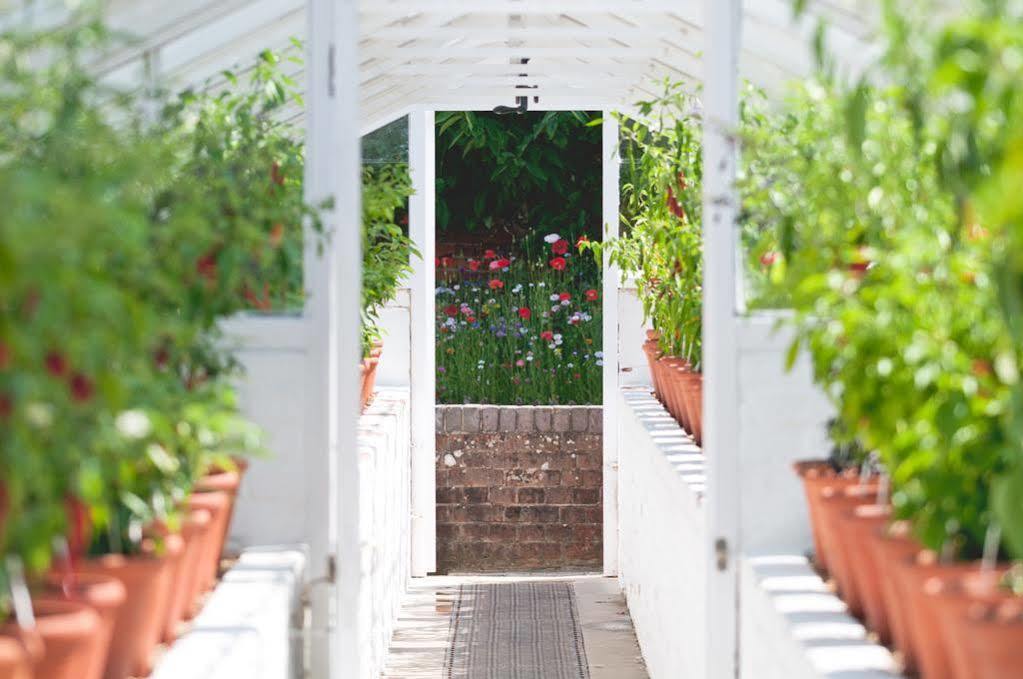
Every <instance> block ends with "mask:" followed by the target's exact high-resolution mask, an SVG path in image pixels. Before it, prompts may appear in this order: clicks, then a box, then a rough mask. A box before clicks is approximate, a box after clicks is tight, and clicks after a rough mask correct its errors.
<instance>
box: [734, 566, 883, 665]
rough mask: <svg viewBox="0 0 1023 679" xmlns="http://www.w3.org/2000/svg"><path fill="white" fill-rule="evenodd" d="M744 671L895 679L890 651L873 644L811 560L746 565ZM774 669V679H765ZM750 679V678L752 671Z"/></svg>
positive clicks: (743, 580) (744, 587) (744, 572)
mask: <svg viewBox="0 0 1023 679" xmlns="http://www.w3.org/2000/svg"><path fill="white" fill-rule="evenodd" d="M741 577H742V582H743V592H742V597H741V600H742V601H743V609H744V612H743V624H742V626H743V634H742V639H743V642H742V643H743V665H744V667H745V668H746V669H748V670H749V671H753V669H754V668H757V671H756V672H754V674H755V676H758V677H759V676H764V677H765V679H774V678H778V679H781V678H782V677H784V678H785V679H892V678H893V677H898V676H900V674H899V670H898V665H897V663H896V661H895V659H894V658H893V657H892V654H891V653H890V652H889V651H888V649H886V648H884V647H883V646H880V645H879V644H877V643H875V642H874V641H873V640H872V639H870V638H869V637H868V635H867V630H866V629H865V628H864V627H863V625H862V624H860V622H859V621H858V620H856V619H855V618H853V617H852V616H851V615H850V614H849V611H848V609H847V608H846V605H845V603H843V602H842V600H841V599H839V598H838V597H837V596H835V594H834V593H833V592H832V591H831V590H830V588H829V587H828V586H827V585H826V584H825V583H824V581H823V580H821V578H820V576H819V575H817V573H816V572H815V571H814V570H813V569H812V568H811V567H810V564H809V563H808V562H807V560H806V558H805V557H802V556H795V555H774V556H758V557H751V558H746V559H743V562H742V576H741ZM765 670H766V674H764V672H765ZM744 675H745V676H753V675H748V674H747V673H745V672H744Z"/></svg>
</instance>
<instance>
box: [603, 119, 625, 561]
mask: <svg viewBox="0 0 1023 679" xmlns="http://www.w3.org/2000/svg"><path fill="white" fill-rule="evenodd" d="M603 118H604V123H603V125H602V126H601V127H602V130H601V134H602V137H601V145H602V159H601V160H602V162H601V177H602V179H601V181H602V189H601V192H602V201H601V222H602V223H603V225H604V238H605V240H607V239H612V238H617V237H618V222H619V216H618V215H619V201H620V199H621V195H620V188H619V172H620V170H621V159H620V158H619V156H618V119H617V118H615V117H614V116H613V115H612V112H611V111H610V110H605V111H604V114H603ZM620 282H621V281H620V272H619V270H618V267H617V266H615V265H612V264H611V261H610V258H609V257H608V255H607V254H606V253H605V255H604V262H603V286H602V287H603V290H602V297H603V299H602V311H603V320H604V327H603V347H604V372H603V394H604V397H603V400H604V410H603V432H604V434H603V440H604V443H603V447H604V451H603V458H604V460H603V465H602V469H603V483H604V522H603V523H604V575H606V576H614V575H618V386H619V376H620V373H619V366H620V358H619V357H620V355H621V352H620V347H619V331H618V287H619V283H620Z"/></svg>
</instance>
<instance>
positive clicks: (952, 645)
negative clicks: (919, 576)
mask: <svg viewBox="0 0 1023 679" xmlns="http://www.w3.org/2000/svg"><path fill="white" fill-rule="evenodd" d="M1006 570H1007V567H1006V566H1004V565H999V566H996V567H995V568H993V569H990V570H982V569H981V567H980V564H979V562H973V563H966V564H963V565H962V566H961V567H959V568H947V569H945V570H944V571H943V572H941V573H940V574H939V575H937V576H935V577H933V578H931V579H930V580H929V581H928V582H926V583H925V584H924V590H925V592H926V594H927V596H928V597H929V603H930V605H931V610H932V611H933V615H935V617H936V618H937V619H938V625H939V628H940V631H941V639H942V643H944V644H945V646H946V648H947V652H948V658H949V659H950V661H951V670H952V676H953V677H955V679H973V678H974V677H977V676H979V674H978V658H977V654H978V653H980V654H982V655H983V656H984V658H981V659H980V661H981V662H983V661H984V660H985V659H988V658H992V657H994V656H997V655H998V652H997V651H995V650H994V649H990V648H984V647H983V643H984V642H983V641H980V642H979V643H978V640H977V639H976V638H974V635H975V634H976V633H977V632H978V629H979V627H978V626H982V625H983V620H982V619H977V618H978V615H977V613H978V607H980V609H979V610H980V611H981V612H983V607H984V606H986V605H998V604H999V603H1001V602H1004V601H1007V600H1011V595H1010V594H1009V593H1008V592H1006V591H1005V590H1003V589H1002V588H1001V587H1000V581H1001V578H1002V576H1003V575H1004V574H1005V572H1006ZM983 617H985V616H980V618H983ZM1017 635H1018V631H1017ZM1020 640H1021V637H1019V636H1016V644H1017V645H1018V644H1019V643H1020ZM1016 666H1017V667H1019V664H1018V661H1017V665H1016ZM994 676H998V675H994ZM1002 676H1012V675H1011V674H1009V675H1002Z"/></svg>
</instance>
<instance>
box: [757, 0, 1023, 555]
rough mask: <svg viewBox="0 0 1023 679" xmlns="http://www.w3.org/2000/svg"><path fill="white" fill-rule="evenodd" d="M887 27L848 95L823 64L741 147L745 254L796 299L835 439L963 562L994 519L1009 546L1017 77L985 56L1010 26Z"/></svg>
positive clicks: (1005, 40) (1014, 477) (1003, 17)
mask: <svg viewBox="0 0 1023 679" xmlns="http://www.w3.org/2000/svg"><path fill="white" fill-rule="evenodd" d="M996 4H997V3H996ZM884 27H885V33H884V38H885V40H886V46H887V50H886V52H885V55H884V57H883V59H882V60H881V61H880V62H879V64H878V65H877V67H876V69H875V72H873V73H870V74H868V77H867V78H864V79H863V80H861V81H859V82H856V83H852V84H847V83H842V82H841V81H839V80H837V79H836V78H834V77H832V75H831V73H830V72H829V71H825V72H823V74H822V77H821V78H819V79H818V80H816V81H808V82H807V83H805V84H804V85H803V86H802V87H801V88H799V89H797V90H796V92H795V93H794V94H793V96H792V97H791V98H790V99H789V101H787V102H786V104H785V107H784V109H783V110H782V112H781V113H780V115H779V116H778V117H777V118H776V119H775V120H773V121H772V122H771V123H770V125H768V126H767V127H766V128H764V129H763V130H761V133H760V134H753V135H749V138H748V139H747V140H746V150H745V153H746V157H747V159H748V160H747V164H748V165H749V166H750V167H754V168H756V170H755V171H753V172H748V173H747V174H746V175H745V176H744V177H743V178H742V185H741V189H742V191H743V196H744V206H745V210H746V212H747V216H748V219H749V220H751V221H752V222H754V223H755V224H757V227H758V229H759V236H758V237H756V238H754V239H753V240H754V243H753V248H754V249H753V250H751V255H752V256H754V257H757V258H763V259H760V261H759V266H760V267H762V268H764V269H767V270H768V271H767V272H766V275H765V280H766V281H767V283H768V287H771V286H773V287H774V289H773V290H772V291H769V292H768V295H771V294H776V295H777V299H788V300H790V302H791V304H792V306H793V307H794V309H795V311H796V315H795V321H794V322H795V324H796V327H797V335H798V337H797V340H796V342H797V345H798V346H801V347H804V348H806V349H807V350H808V351H809V352H810V354H811V356H812V359H813V367H814V377H815V379H816V380H817V382H818V383H820V384H821V385H822V386H823V387H824V388H825V390H826V391H827V393H828V394H830V395H831V396H832V398H833V400H834V402H835V404H836V406H837V409H838V413H839V419H840V420H841V423H842V425H843V426H844V428H845V429H846V430H847V432H849V434H848V436H849V437H850V438H854V439H856V440H858V441H860V442H862V444H863V445H865V446H866V447H867V448H868V449H871V450H876V451H877V452H878V454H879V456H880V459H881V461H882V462H883V463H884V465H885V466H886V467H887V469H888V470H889V472H890V474H891V478H892V489H893V494H892V500H893V503H894V504H895V507H896V510H897V512H898V514H899V515H900V516H903V517H906V518H911V519H912V520H913V523H914V526H915V527H916V529H917V531H918V533H919V535H920V537H921V538H922V540H923V541H924V542H925V543H926V544H928V545H929V546H931V547H933V548H936V549H942V548H946V547H951V548H953V549H955V550H957V551H958V552H959V553H960V554H961V555H964V556H975V555H978V554H979V552H980V549H981V546H982V545H983V541H984V538H985V535H986V533H987V530H988V528H989V526H990V525H991V524H992V523H993V522H995V521H997V522H998V523H999V524H1001V525H1002V526H1003V528H1004V529H1005V531H1006V538H1007V545H1008V546H1009V547H1010V548H1011V549H1013V551H1015V552H1016V553H1017V554H1023V535H1019V534H1018V530H1017V529H1016V528H1015V527H1016V526H1019V525H1021V521H1020V517H1021V516H1023V511H1021V510H1023V507H1021V506H1020V505H1019V504H1018V498H1019V496H1020V495H1019V493H1020V489H1021V488H1023V483H1021V481H1020V479H1019V474H1020V472H1019V457H1020V454H1019V450H1020V441H1021V440H1023V439H1021V438H1020V436H1019V434H1018V433H1017V432H1016V431H1014V430H1013V423H1014V422H1015V421H1016V420H1017V417H1016V415H1015V414H1014V413H1015V412H1017V410H1018V408H1017V405H1016V404H1018V403H1020V397H1019V396H1018V395H1017V393H1016V392H1017V390H1018V389H1019V386H1018V384H1019V379H1018V367H1017V366H1018V365H1019V360H1020V358H1019V355H1018V352H1019V347H1020V346H1023V345H1021V344H1020V342H1019V339H1020V338H1019V337H1018V336H1016V335H1014V334H1013V333H1012V332H1011V328H1012V327H1013V325H1015V324H1018V323H1019V318H1020V317H1019V316H1018V313H1019V311H1020V309H1021V307H1020V305H1019V304H1018V302H1017V301H1016V300H1015V299H1014V298H1013V296H1014V294H1016V293H1015V291H1018V290H1019V289H1020V286H1019V285H1018V281H1019V280H1023V279H1020V278H1015V279H1014V278H1013V274H1011V273H1010V272H1011V271H1012V270H1013V266H1012V264H1011V263H1010V262H1009V257H1007V253H1009V252H1013V251H1014V249H1013V248H1012V247H1011V246H1010V243H1011V241H1010V240H1009V236H1008V233H1011V228H1009V229H1007V227H1009V225H1010V224H1018V223H1019V220H1018V219H1017V218H1016V217H1015V216H1014V217H1009V218H1006V217H1007V213H1006V212H1005V211H1004V209H1005V206H1006V204H1007V203H1008V204H1011V203H1012V202H1015V201H1017V200H1018V194H1019V192H1018V189H1016V188H1010V187H1018V184H1019V180H1020V177H1021V176H1023V174H1021V172H1020V170H1021V168H1020V167H1019V166H1018V165H1016V166H1012V165H1011V163H1004V164H1003V162H1004V160H1005V159H1007V158H1009V157H1010V156H1011V155H1012V154H1011V153H1009V152H1008V151H1009V150H1010V149H1012V148H1013V146H1012V145H1011V144H1012V143H1014V137H1013V135H1012V133H1011V132H1009V130H1012V129H1015V130H1017V131H1018V130H1019V124H1018V119H1019V115H1018V111H1019V108H1018V107H1017V105H1016V103H1015V102H1016V100H1017V99H1018V97H1019V93H1018V89H1019V88H1018V83H1019V82H1020V79H1019V73H1018V70H1019V68H1020V67H1019V66H1018V65H1016V66H1015V67H1008V70H1007V67H1006V64H1010V65H1011V64H1012V63H1013V62H1012V60H1011V59H1010V60H1008V61H1006V60H1004V58H1003V57H1004V56H1005V53H1004V52H1001V51H1000V50H1004V49H1015V50H1017V52H1016V53H1018V50H1019V49H1020V44H1019V42H1018V37H1019V35H1020V24H1019V21H1018V18H1011V17H1010V16H1008V15H1007V14H1004V13H1000V12H994V13H986V12H984V11H980V10H977V9H975V10H974V12H973V13H972V14H970V15H968V16H967V18H965V19H963V20H960V21H957V22H955V23H952V24H950V25H948V26H945V27H941V28H940V29H939V30H937V31H935V30H933V29H932V28H931V27H930V26H929V25H928V22H927V20H925V18H924V17H923V16H922V15H916V14H913V13H907V12H903V11H901V8H899V7H897V5H896V3H894V2H889V3H886V6H885V24H884ZM1012 36H1015V37H1012ZM1014 41H1015V42H1014ZM1010 45H1012V46H1013V47H1012V48H1010ZM1013 68H1014V69H1015V70H1013ZM1006 120H1012V121H1017V122H1014V123H1013V124H1011V125H1005V124H1004V123H1005V121H1006ZM775 130H780V131H781V132H782V133H781V134H779V133H777V132H775ZM749 159H752V160H749ZM1000 165H1001V167H999V166H1000ZM995 170H999V171H995ZM757 248H759V249H757ZM1016 251H1017V252H1018V249H1017V250H1016ZM768 253H770V255H771V256H770V257H764V255H765V254H768ZM757 265H758V262H757V260H756V259H753V260H752V261H751V268H754V269H755V268H757ZM1016 270H1017V271H1018V270H1021V269H1016ZM1000 310H1002V311H1003V313H999V311H1000Z"/></svg>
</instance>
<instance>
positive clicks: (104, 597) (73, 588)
mask: <svg viewBox="0 0 1023 679" xmlns="http://www.w3.org/2000/svg"><path fill="white" fill-rule="evenodd" d="M49 583H50V585H51V587H52V588H53V594H52V595H51V596H53V597H58V596H61V597H64V598H66V599H68V600H70V601H78V602H81V603H83V604H86V605H87V606H89V607H90V608H92V609H93V610H94V611H96V613H97V614H99V626H100V633H99V638H100V642H99V644H98V645H97V653H96V654H95V655H94V656H93V658H92V660H91V661H90V662H89V663H88V664H86V665H83V666H82V667H81V668H80V674H78V675H76V676H78V677H80V679H100V677H102V676H103V669H104V668H105V667H106V663H107V650H108V649H109V647H110V641H111V638H112V637H113V633H114V625H115V624H116V622H117V615H118V613H120V611H121V606H123V605H124V601H125V598H126V597H127V593H126V591H125V588H124V584H123V583H122V582H121V581H120V580H118V579H117V578H114V577H111V576H109V575H102V574H99V573H68V574H65V575H58V574H51V575H50V577H49Z"/></svg>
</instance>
